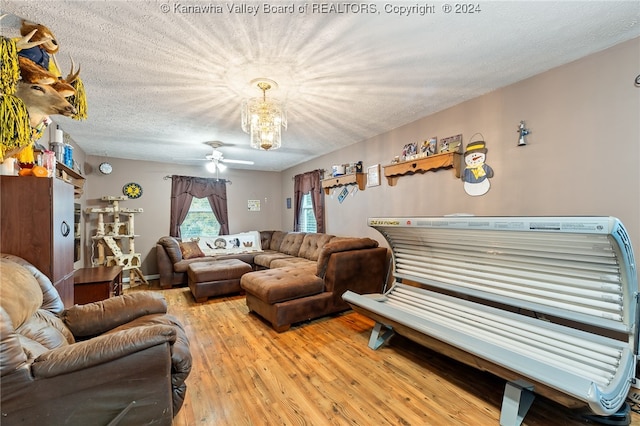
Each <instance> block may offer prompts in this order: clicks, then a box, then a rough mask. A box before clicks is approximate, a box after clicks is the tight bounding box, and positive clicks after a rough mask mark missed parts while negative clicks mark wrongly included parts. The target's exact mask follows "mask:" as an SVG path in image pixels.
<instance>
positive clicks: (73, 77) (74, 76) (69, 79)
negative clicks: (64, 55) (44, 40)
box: [51, 55, 80, 84]
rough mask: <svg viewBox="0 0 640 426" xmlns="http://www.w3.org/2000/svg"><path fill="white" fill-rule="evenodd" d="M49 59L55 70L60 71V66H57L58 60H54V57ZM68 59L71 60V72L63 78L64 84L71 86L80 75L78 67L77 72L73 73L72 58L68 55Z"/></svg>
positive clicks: (73, 63)
mask: <svg viewBox="0 0 640 426" xmlns="http://www.w3.org/2000/svg"><path fill="white" fill-rule="evenodd" d="M51 58H52V59H53V63H54V64H55V66H56V68H57V69H58V70H60V65H58V60H57V59H56V55H51ZM69 59H70V60H71V71H69V74H67V76H66V77H65V78H64V81H65V83H69V84H71V83H73V82H74V81H76V79H77V78H78V76H79V75H80V67H78V71H76V72H75V73H74V69H75V67H76V64H75V62H74V61H73V58H72V57H71V55H69Z"/></svg>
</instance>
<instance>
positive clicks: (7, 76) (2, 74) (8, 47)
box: [0, 37, 20, 95]
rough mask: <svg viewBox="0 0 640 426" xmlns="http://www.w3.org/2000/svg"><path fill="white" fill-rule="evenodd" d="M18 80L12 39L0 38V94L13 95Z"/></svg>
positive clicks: (16, 56)
mask: <svg viewBox="0 0 640 426" xmlns="http://www.w3.org/2000/svg"><path fill="white" fill-rule="evenodd" d="M19 79H20V65H19V63H18V50H17V48H16V42H15V40H13V39H10V38H6V37H0V92H2V93H4V94H7V95H13V94H14V93H16V86H17V84H18V80H19Z"/></svg>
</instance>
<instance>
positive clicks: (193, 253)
mask: <svg viewBox="0 0 640 426" xmlns="http://www.w3.org/2000/svg"><path fill="white" fill-rule="evenodd" d="M180 251H181V252H182V258H183V259H193V258H195V257H204V253H203V252H202V250H200V247H198V243H197V242H195V241H189V242H183V243H180Z"/></svg>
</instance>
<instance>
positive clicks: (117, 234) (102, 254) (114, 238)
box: [85, 196, 148, 285]
mask: <svg viewBox="0 0 640 426" xmlns="http://www.w3.org/2000/svg"><path fill="white" fill-rule="evenodd" d="M127 199H128V198H127V197H125V196H118V197H113V196H104V197H102V201H107V202H109V203H110V204H111V206H110V207H103V208H87V209H86V210H85V211H86V213H89V214H91V213H97V214H98V228H97V229H96V235H94V236H93V237H91V239H92V246H91V264H92V265H93V266H116V265H119V266H122V270H123V272H127V271H128V272H129V284H130V285H133V284H134V283H135V281H136V279H139V280H140V281H141V282H142V283H144V284H148V282H147V280H146V278H145V277H144V275H143V274H142V271H141V270H140V265H141V263H142V261H141V258H140V257H141V254H140V253H136V252H135V251H136V250H135V237H136V236H139V235H135V233H134V218H135V215H136V214H138V213H142V212H143V210H142V209H141V208H137V209H127V208H121V207H120V201H125V200H127ZM105 214H107V215H111V216H112V219H113V220H112V221H111V222H105ZM121 216H126V220H125V221H121V220H120V219H121ZM96 247H97V250H98V256H97V257H95V256H94V255H95V251H94V249H95V248H96ZM123 250H126V252H123Z"/></svg>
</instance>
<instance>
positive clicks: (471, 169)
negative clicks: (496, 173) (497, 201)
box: [462, 141, 493, 197]
mask: <svg viewBox="0 0 640 426" xmlns="http://www.w3.org/2000/svg"><path fill="white" fill-rule="evenodd" d="M486 158H487V148H486V146H485V143H484V141H476V142H469V143H468V144H467V148H466V149H465V152H464V162H465V169H464V172H463V173H462V180H463V181H464V190H465V192H466V193H467V194H469V195H471V196H474V197H475V196H478V195H484V194H486V193H487V191H489V188H490V187H491V183H490V182H489V178H491V177H493V169H492V168H491V167H489V166H488V165H487V164H485V160H486Z"/></svg>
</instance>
